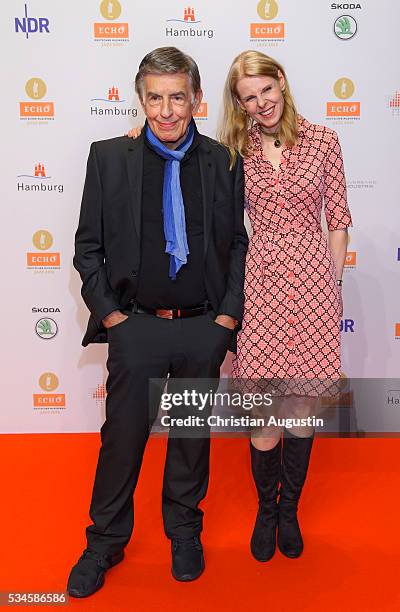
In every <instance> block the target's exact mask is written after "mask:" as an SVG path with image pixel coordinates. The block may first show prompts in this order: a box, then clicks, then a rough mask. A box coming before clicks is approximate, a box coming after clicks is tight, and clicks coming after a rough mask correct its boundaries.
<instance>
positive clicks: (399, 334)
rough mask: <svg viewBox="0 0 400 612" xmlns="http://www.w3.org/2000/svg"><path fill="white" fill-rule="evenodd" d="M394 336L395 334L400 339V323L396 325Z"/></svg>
mask: <svg viewBox="0 0 400 612" xmlns="http://www.w3.org/2000/svg"><path fill="white" fill-rule="evenodd" d="M394 334H395V336H396V338H400V323H396V324H395V330H394Z"/></svg>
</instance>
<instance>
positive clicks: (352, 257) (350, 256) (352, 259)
mask: <svg viewBox="0 0 400 612" xmlns="http://www.w3.org/2000/svg"><path fill="white" fill-rule="evenodd" d="M344 265H345V266H346V268H347V267H350V268H355V267H356V265H357V252H356V251H347V253H346V258H345V260H344Z"/></svg>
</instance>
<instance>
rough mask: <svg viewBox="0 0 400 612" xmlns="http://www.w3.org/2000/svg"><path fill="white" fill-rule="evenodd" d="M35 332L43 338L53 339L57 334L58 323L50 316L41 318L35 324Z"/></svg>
mask: <svg viewBox="0 0 400 612" xmlns="http://www.w3.org/2000/svg"><path fill="white" fill-rule="evenodd" d="M35 332H36V334H37V335H38V336H39V338H42V340H51V339H52V338H54V336H56V335H57V332H58V325H57V323H56V322H55V321H54V319H50V318H48V317H46V318H45V319H39V321H38V322H37V323H36V325H35Z"/></svg>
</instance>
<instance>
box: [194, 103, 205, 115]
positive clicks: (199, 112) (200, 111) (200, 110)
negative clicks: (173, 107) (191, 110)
mask: <svg viewBox="0 0 400 612" xmlns="http://www.w3.org/2000/svg"><path fill="white" fill-rule="evenodd" d="M193 117H194V118H195V119H208V102H202V103H201V104H200V106H199V108H198V110H197V113H195V114H194V115H193Z"/></svg>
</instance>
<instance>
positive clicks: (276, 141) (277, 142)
mask: <svg viewBox="0 0 400 612" xmlns="http://www.w3.org/2000/svg"><path fill="white" fill-rule="evenodd" d="M261 132H262V133H263V134H264V136H272V138H273V141H274V147H276V148H277V149H279V147H281V146H282V143H281V141H280V138H279V130H278V131H277V132H275V134H271V133H270V132H264V130H263V129H262V128H261Z"/></svg>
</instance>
